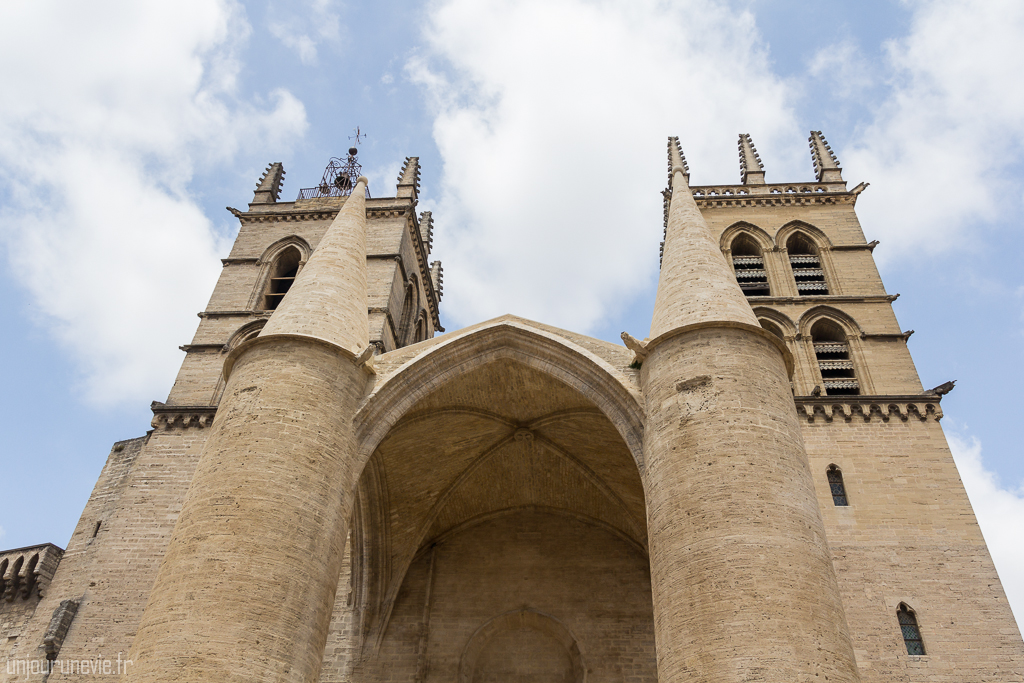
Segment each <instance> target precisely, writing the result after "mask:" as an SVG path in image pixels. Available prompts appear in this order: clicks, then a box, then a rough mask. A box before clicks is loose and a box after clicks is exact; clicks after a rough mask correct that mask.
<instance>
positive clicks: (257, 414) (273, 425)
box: [127, 178, 369, 683]
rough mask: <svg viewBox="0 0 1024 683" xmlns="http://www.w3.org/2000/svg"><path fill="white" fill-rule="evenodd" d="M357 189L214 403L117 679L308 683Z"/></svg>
mask: <svg viewBox="0 0 1024 683" xmlns="http://www.w3.org/2000/svg"><path fill="white" fill-rule="evenodd" d="M365 188H366V179H365V178H359V181H358V182H357V184H356V186H355V188H354V189H353V191H352V195H351V196H350V197H349V198H348V199H347V200H346V202H345V204H344V206H343V207H342V209H341V211H340V212H339V214H338V216H337V217H336V218H335V220H334V222H333V223H332V224H331V226H330V228H329V229H328V230H327V233H326V234H325V235H324V237H323V239H322V240H321V242H320V244H319V245H318V246H317V249H316V251H314V252H313V254H312V256H311V257H310V259H309V262H308V263H307V264H306V266H305V268H303V270H302V272H301V273H300V274H299V276H298V277H297V278H296V280H295V283H294V285H293V286H292V288H291V290H290V291H289V292H288V295H287V296H286V297H285V298H284V301H282V303H281V306H280V307H279V308H278V310H276V311H275V312H274V315H273V316H272V317H271V319H270V321H269V322H268V323H267V325H266V327H265V328H264V329H263V331H262V332H261V334H260V335H259V337H257V338H256V339H254V340H251V341H249V342H246V343H245V344H243V345H242V346H240V347H238V349H236V350H235V351H234V352H233V353H232V354H231V356H229V358H228V360H227V362H226V364H225V370H224V372H225V374H226V375H227V376H228V379H227V386H226V388H225V391H224V398H223V399H222V400H221V403H220V407H219V409H218V411H217V416H216V419H215V420H214V423H213V426H212V428H211V429H212V431H211V433H210V436H209V437H208V439H207V442H206V445H205V446H204V448H203V452H202V454H201V456H200V459H199V463H198V466H197V468H196V473H195V475H194V478H193V480H192V485H191V487H190V488H189V491H188V494H187V495H186V498H185V501H184V505H183V508H182V511H181V514H180V516H179V518H178V521H177V524H176V525H175V528H174V533H173V535H172V537H171V540H170V543H169V545H168V549H167V554H166V555H165V556H164V559H163V562H162V564H161V566H160V570H159V572H158V575H157V579H156V582H155V584H154V586H153V590H152V592H151V593H150V596H149V602H148V603H147V605H146V610H145V613H144V615H143V618H142V622H141V625H140V627H139V632H138V635H137V636H136V639H135V642H134V644H133V646H132V651H131V655H130V657H131V659H132V660H133V665H132V667H131V669H130V670H129V672H128V675H127V680H128V681H133V682H135V681H139V682H142V681H146V682H152V681H168V682H171V681H174V682H175V683H181V682H185V681H247V682H250V681H295V682H299V681H302V682H312V681H316V680H317V679H318V675H319V670H320V663H321V661H322V658H323V650H324V646H325V643H326V638H327V630H328V626H329V623H330V615H331V611H332V609H333V605H334V596H335V592H336V590H337V583H338V577H339V575H340V570H341V562H342V554H343V551H344V545H345V537H346V533H347V529H346V523H347V520H348V519H349V513H350V511H351V507H352V493H353V492H354V490H355V483H356V479H357V477H358V474H359V468H358V463H356V462H355V453H356V448H355V444H354V436H353V426H352V416H353V415H354V414H355V409H356V404H357V402H358V401H359V399H360V397H361V396H362V393H363V389H364V387H365V384H366V375H365V373H364V372H363V371H362V369H361V368H360V367H358V366H357V365H356V362H355V358H356V354H358V353H359V352H360V351H362V349H363V348H364V347H365V346H366V345H367V338H368V334H369V332H368V329H367V328H368V323H367V309H366V296H367V295H366V215H365V202H364V194H365Z"/></svg>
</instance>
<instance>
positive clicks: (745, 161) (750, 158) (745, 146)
mask: <svg viewBox="0 0 1024 683" xmlns="http://www.w3.org/2000/svg"><path fill="white" fill-rule="evenodd" d="M737 147H738V148H739V151H740V182H741V183H743V184H744V185H763V184H764V164H762V163H761V157H760V156H759V155H758V154H757V148H756V147H754V141H753V140H751V139H750V133H740V139H739V142H738V143H737Z"/></svg>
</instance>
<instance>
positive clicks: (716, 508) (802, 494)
mask: <svg viewBox="0 0 1024 683" xmlns="http://www.w3.org/2000/svg"><path fill="white" fill-rule="evenodd" d="M768 334H769V333H767V332H763V333H759V331H755V330H753V329H751V328H749V327H745V326H706V327H705V326H698V327H696V328H695V329H691V330H682V331H680V332H679V333H678V334H677V335H675V336H670V337H669V338H666V339H664V340H663V341H661V342H660V343H656V345H654V348H653V349H651V352H650V355H649V356H648V357H647V359H646V360H645V361H644V364H643V367H642V370H641V373H642V381H643V388H644V397H645V401H646V405H647V425H646V430H645V436H644V442H645V443H644V454H645V458H646V470H645V474H644V484H645V488H646V495H647V505H648V528H649V538H650V558H651V579H652V590H653V597H654V616H655V635H656V642H657V651H658V673H659V679H660V680H661V681H686V682H687V683H696V682H698V681H700V682H704V681H706V682H707V683H729V682H733V681H734V682H736V683H739V682H740V681H754V680H756V681H760V682H764V683H770V682H776V681H777V682H778V683H792V682H793V681H822V682H824V681H829V682H830V683H846V682H851V683H852V682H854V681H857V680H859V678H858V673H857V667H856V663H855V660H854V655H853V648H852V645H851V641H850V637H849V633H848V629H847V625H846V618H845V615H844V612H843V606H842V602H841V600H840V596H839V587H838V585H837V581H836V576H835V570H834V568H833V566H832V559H831V554H830V551H829V548H828V544H827V543H826V540H825V529H824V525H823V522H822V518H821V512H820V510H819V508H818V503H817V499H816V497H815V493H814V486H813V482H812V481H811V472H810V468H809V465H808V461H807V455H806V453H805V451H804V447H803V442H802V440H801V436H800V430H799V425H798V423H797V415H796V409H795V407H794V404H793V398H792V395H791V392H790V388H789V378H788V374H787V372H786V367H785V364H784V362H783V356H782V354H781V352H780V350H779V349H778V348H777V347H776V346H775V344H774V343H773V342H772V340H771V339H769V338H768ZM655 341H656V342H657V340H655Z"/></svg>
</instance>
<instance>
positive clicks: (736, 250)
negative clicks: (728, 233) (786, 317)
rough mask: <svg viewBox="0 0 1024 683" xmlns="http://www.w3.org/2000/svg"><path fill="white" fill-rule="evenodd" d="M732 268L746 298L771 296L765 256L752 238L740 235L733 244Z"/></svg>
mask: <svg viewBox="0 0 1024 683" xmlns="http://www.w3.org/2000/svg"><path fill="white" fill-rule="evenodd" d="M731 250H732V267H733V270H735V271H736V282H738V283H739V285H740V289H742V290H743V293H744V294H745V295H746V296H770V295H771V289H770V288H769V287H768V271H766V270H765V267H764V255H763V254H762V253H761V248H760V247H759V246H758V244H757V242H755V241H754V240H753V239H752V238H750V237H749V236H747V235H740V236H739V237H737V238H736V239H734V240H733V242H732V247H731Z"/></svg>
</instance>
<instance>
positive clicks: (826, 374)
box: [811, 320, 860, 396]
mask: <svg viewBox="0 0 1024 683" xmlns="http://www.w3.org/2000/svg"><path fill="white" fill-rule="evenodd" d="M811 340H812V342H813V344H814V356H815V357H816V358H817V359H818V369H819V370H820V371H821V379H822V382H823V384H824V385H825V386H824V389H825V394H826V395H828V396H856V395H857V394H859V393H860V383H859V382H858V381H857V375H856V373H855V372H854V367H853V360H852V359H851V358H850V345H849V344H848V343H847V339H846V333H845V332H844V331H843V328H842V327H840V326H839V325H838V324H836V323H835V322H833V321H831V320H819V321H818V322H816V323H814V327H812V328H811Z"/></svg>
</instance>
